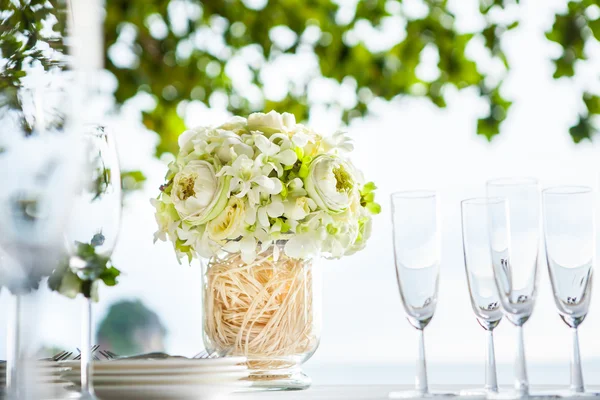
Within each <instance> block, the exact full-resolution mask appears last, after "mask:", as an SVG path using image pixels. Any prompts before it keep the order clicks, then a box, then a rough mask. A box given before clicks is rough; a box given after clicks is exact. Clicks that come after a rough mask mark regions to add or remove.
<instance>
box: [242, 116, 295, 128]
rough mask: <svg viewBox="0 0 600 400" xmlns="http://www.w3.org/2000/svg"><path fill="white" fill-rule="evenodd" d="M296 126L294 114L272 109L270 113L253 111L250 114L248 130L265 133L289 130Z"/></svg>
mask: <svg viewBox="0 0 600 400" xmlns="http://www.w3.org/2000/svg"><path fill="white" fill-rule="evenodd" d="M295 127H296V117H294V114H290V113H283V114H279V113H278V112H277V111H270V112H269V113H268V114H264V113H253V114H250V115H249V116H248V130H250V131H261V132H265V133H274V132H288V131H290V130H292V129H294V128H295Z"/></svg>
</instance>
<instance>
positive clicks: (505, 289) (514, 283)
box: [487, 178, 540, 397]
mask: <svg viewBox="0 0 600 400" xmlns="http://www.w3.org/2000/svg"><path fill="white" fill-rule="evenodd" d="M487 195H488V197H504V198H506V200H507V201H508V204H507V207H508V219H507V220H505V219H503V218H491V219H490V221H491V230H492V231H491V233H490V237H491V243H490V244H491V254H492V262H493V266H494V276H495V280H496V285H497V286H498V291H499V293H500V301H501V304H502V309H503V311H504V314H505V315H506V317H507V318H508V320H509V321H510V322H512V323H513V324H514V325H515V326H516V327H517V358H516V363H515V390H516V392H517V393H516V396H517V397H525V396H527V395H528V394H529V380H528V378H527V365H526V361H525V344H524V339H523V325H524V324H525V322H527V320H528V319H529V317H530V316H531V313H532V312H533V307H534V305H535V298H536V294H537V290H536V288H537V276H538V254H539V244H540V191H539V185H538V182H537V180H535V179H533V178H501V179H495V180H490V181H488V182H487ZM505 234H507V235H508V236H505ZM507 238H508V241H507Z"/></svg>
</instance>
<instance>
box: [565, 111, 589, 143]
mask: <svg viewBox="0 0 600 400" xmlns="http://www.w3.org/2000/svg"><path fill="white" fill-rule="evenodd" d="M569 133H570V134H571V137H572V138H573V141H574V142H575V143H579V142H581V141H582V140H584V139H591V137H592V134H593V133H594V128H593V126H592V124H591V122H590V120H589V118H588V117H584V116H581V115H580V116H579V122H578V123H577V125H574V126H572V127H571V128H570V129H569Z"/></svg>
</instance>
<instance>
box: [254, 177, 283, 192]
mask: <svg viewBox="0 0 600 400" xmlns="http://www.w3.org/2000/svg"><path fill="white" fill-rule="evenodd" d="M278 180H279V179H278ZM252 181H253V182H254V183H256V184H257V185H259V186H262V187H263V188H265V189H267V190H272V189H273V185H274V184H273V181H272V180H271V179H269V177H267V176H266V175H259V176H257V177H255V178H254V179H252Z"/></svg>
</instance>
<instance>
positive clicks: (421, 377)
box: [415, 329, 429, 393]
mask: <svg viewBox="0 0 600 400" xmlns="http://www.w3.org/2000/svg"><path fill="white" fill-rule="evenodd" d="M417 331H418V332H419V354H418V359H417V379H416V385H415V386H416V390H417V392H419V393H427V392H428V391H429V388H428V385H427V363H426V362H425V334H424V331H423V329H417Z"/></svg>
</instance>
